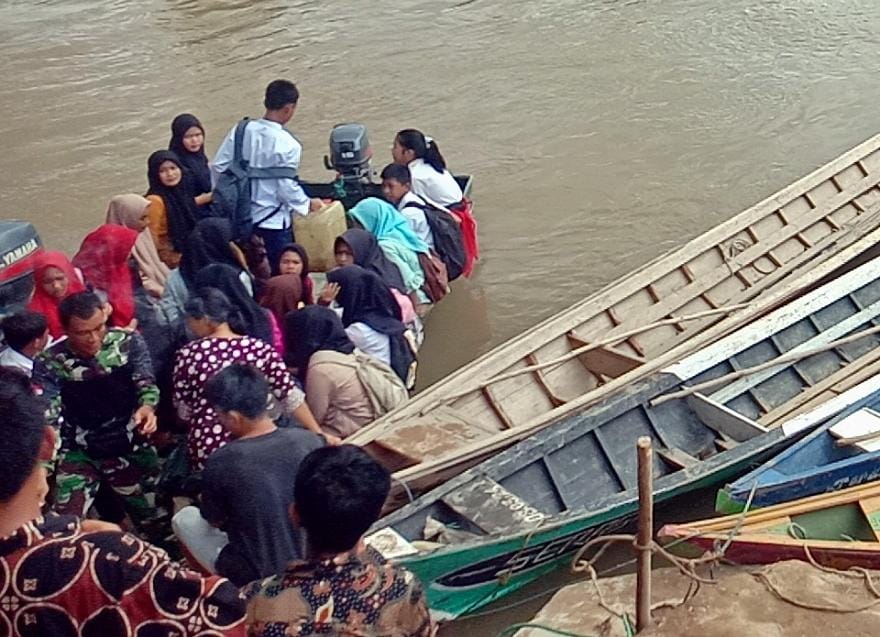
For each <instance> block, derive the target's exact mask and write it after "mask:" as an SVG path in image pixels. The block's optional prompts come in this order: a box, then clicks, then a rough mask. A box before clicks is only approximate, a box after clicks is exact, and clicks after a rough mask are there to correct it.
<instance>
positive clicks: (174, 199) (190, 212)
mask: <svg viewBox="0 0 880 637" xmlns="http://www.w3.org/2000/svg"><path fill="white" fill-rule="evenodd" d="M147 179H148V180H149V182H150V189H149V190H148V191H147V199H149V200H150V211H149V217H150V232H152V233H153V241H155V242H156V250H157V251H158V252H159V258H160V259H162V263H164V264H165V265H167V266H168V267H169V268H176V267H177V265H178V264H179V263H180V253H181V252H183V248H184V242H185V241H186V237H187V236H188V235H189V233H190V232H192V229H193V228H194V227H195V225H196V221H198V219H199V211H198V208H196V202H195V199H193V196H192V193H191V192H190V191H189V188H187V186H186V183H185V182H184V179H183V164H182V163H181V161H180V158H179V157H178V156H177V154H176V153H173V152H171V151H170V150H157V151H156V152H155V153H153V154H152V155H150V158H149V159H148V160H147Z"/></svg>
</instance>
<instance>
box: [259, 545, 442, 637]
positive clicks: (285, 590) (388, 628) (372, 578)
mask: <svg viewBox="0 0 880 637" xmlns="http://www.w3.org/2000/svg"><path fill="white" fill-rule="evenodd" d="M245 595H246V596H247V597H248V598H249V599H248V609H247V626H248V635H249V636H250V637H308V636H311V635H333V636H337V635H339V636H342V637H379V636H380V635H381V636H382V637H427V636H429V635H431V634H432V627H431V620H430V616H429V615H428V608H427V605H426V603H425V597H424V594H423V592H422V587H421V585H420V584H419V581H418V580H417V579H416V577H415V576H414V575H413V574H412V573H410V572H409V571H407V570H405V569H402V568H399V567H397V566H394V565H392V564H389V563H388V562H386V561H385V560H384V559H383V558H382V556H381V555H379V553H378V552H377V551H376V550H375V549H373V548H370V547H366V546H365V547H363V548H360V549H357V550H355V551H352V552H351V553H343V554H340V555H337V556H336V557H335V558H333V559H329V560H325V561H321V562H307V561H294V562H291V563H290V564H289V565H288V567H287V570H286V571H285V572H284V573H282V574H280V575H276V576H274V577H270V578H267V579H264V580H262V581H260V582H254V583H253V584H251V585H250V586H248V587H247V588H246V589H245Z"/></svg>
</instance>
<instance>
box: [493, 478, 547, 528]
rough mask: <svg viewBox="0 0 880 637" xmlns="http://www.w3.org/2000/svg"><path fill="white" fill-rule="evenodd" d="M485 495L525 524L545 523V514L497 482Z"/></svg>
mask: <svg viewBox="0 0 880 637" xmlns="http://www.w3.org/2000/svg"><path fill="white" fill-rule="evenodd" d="M484 493H485V494H486V495H488V496H489V497H490V498H492V499H493V500H494V501H495V502H497V503H498V504H499V505H501V506H503V507H505V508H507V509H510V510H511V511H512V512H513V513H514V514H516V518H517V519H519V520H521V521H522V522H523V523H525V524H537V523H538V522H543V521H544V520H545V519H546V518H547V516H546V515H545V514H544V513H541V512H540V511H538V509H536V508H534V507H532V506H529V505H528V504H526V503H525V502H524V501H523V500H522V499H521V498H519V497H517V496H516V495H514V494H513V493H511V492H510V491H508V490H507V489H505V488H504V487H502V486H501V485H500V484H498V483H497V482H493V483H492V486H491V487H490V488H489V489H487V490H486V491H484Z"/></svg>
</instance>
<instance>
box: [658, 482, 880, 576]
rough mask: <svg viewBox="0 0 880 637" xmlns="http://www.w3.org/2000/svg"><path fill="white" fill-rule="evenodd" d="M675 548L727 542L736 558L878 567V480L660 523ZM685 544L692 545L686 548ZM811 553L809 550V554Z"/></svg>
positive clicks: (739, 561)
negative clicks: (681, 521)
mask: <svg viewBox="0 0 880 637" xmlns="http://www.w3.org/2000/svg"><path fill="white" fill-rule="evenodd" d="M658 537H659V539H660V541H661V542H667V543H675V547H674V548H673V550H675V551H677V552H691V551H693V550H697V551H700V552H703V551H711V550H714V549H715V548H716V547H719V546H722V545H723V546H726V550H725V551H724V559H726V560H729V561H731V562H734V563H736V564H770V563H773V562H779V561H781V560H809V559H810V557H812V558H813V559H814V560H815V561H816V562H817V563H819V564H821V565H823V566H830V567H832V568H839V569H847V568H849V567H851V566H861V567H864V568H868V569H877V568H880V482H876V481H875V482H870V483H868V484H863V485H859V486H857V487H851V488H849V489H845V490H843V491H837V492H834V493H823V494H820V495H815V496H812V497H809V498H804V499H802V500H796V501H794V502H788V503H783V504H777V505H775V506H771V507H767V508H766V509H760V510H758V511H750V512H748V513H746V514H745V515H742V514H738V515H728V516H724V517H721V518H715V519H711V520H703V521H700V522H693V523H690V524H670V525H666V526H664V527H663V528H662V529H660V533H659V534H658ZM686 549H690V551H687V550H686ZM808 554H809V555H808Z"/></svg>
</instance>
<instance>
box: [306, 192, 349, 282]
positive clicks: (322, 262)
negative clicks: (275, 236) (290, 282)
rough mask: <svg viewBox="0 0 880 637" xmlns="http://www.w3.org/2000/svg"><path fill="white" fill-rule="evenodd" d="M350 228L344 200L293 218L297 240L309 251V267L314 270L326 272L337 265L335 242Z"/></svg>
mask: <svg viewBox="0 0 880 637" xmlns="http://www.w3.org/2000/svg"><path fill="white" fill-rule="evenodd" d="M347 229H348V226H347V225H346V223H345V208H344V207H343V206H342V202H339V201H334V202H332V203H329V204H327V205H326V206H324V207H323V208H321V209H320V210H318V211H317V212H312V213H309V215H308V216H306V217H302V216H300V215H296V216H295V217H294V220H293V234H294V237H295V238H296V242H297V243H298V244H300V245H301V246H302V247H304V248H305V249H306V252H308V253H309V267H310V268H311V270H312V271H314V272H326V271H327V270H329V269H330V268H333V267H335V266H336V258H335V257H334V255H333V242H334V241H335V240H336V237H338V236H339V235H341V234H342V233H343V232H345V231H346V230H347Z"/></svg>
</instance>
